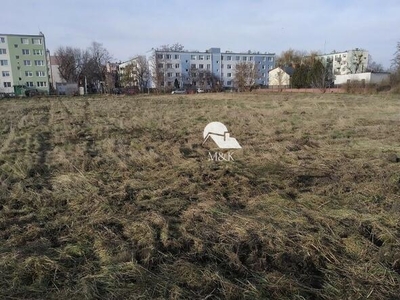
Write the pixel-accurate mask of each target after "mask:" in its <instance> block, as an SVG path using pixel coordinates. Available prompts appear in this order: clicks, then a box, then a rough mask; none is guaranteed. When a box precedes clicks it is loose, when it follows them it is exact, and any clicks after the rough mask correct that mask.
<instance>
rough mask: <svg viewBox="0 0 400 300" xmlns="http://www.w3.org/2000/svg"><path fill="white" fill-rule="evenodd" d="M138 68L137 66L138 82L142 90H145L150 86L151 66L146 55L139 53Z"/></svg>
mask: <svg viewBox="0 0 400 300" xmlns="http://www.w3.org/2000/svg"><path fill="white" fill-rule="evenodd" d="M136 68H137V71H136V72H137V82H138V86H139V89H140V91H141V92H144V90H145V89H146V88H148V84H149V80H150V78H149V76H150V68H149V63H148V61H147V59H146V56H144V55H139V56H137V58H136Z"/></svg>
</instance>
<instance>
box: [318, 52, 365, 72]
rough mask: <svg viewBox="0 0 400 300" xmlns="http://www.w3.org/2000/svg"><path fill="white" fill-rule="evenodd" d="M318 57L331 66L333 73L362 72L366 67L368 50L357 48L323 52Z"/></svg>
mask: <svg viewBox="0 0 400 300" xmlns="http://www.w3.org/2000/svg"><path fill="white" fill-rule="evenodd" d="M319 57H320V58H321V60H322V62H323V63H324V65H325V66H327V65H328V66H329V67H330V68H332V74H333V75H347V74H358V73H363V72H366V70H367V67H368V51H366V50H362V49H359V48H356V49H354V50H347V51H343V52H332V53H329V54H323V55H320V56H319Z"/></svg>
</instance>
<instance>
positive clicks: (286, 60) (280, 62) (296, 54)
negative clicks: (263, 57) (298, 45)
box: [276, 48, 307, 67]
mask: <svg viewBox="0 0 400 300" xmlns="http://www.w3.org/2000/svg"><path fill="white" fill-rule="evenodd" d="M305 56H307V53H306V52H304V51H300V50H294V49H291V48H290V49H289V50H286V51H283V52H282V53H281V54H280V55H279V56H278V57H277V59H276V64H277V66H279V67H294V66H295V65H297V64H300V63H301V62H302V60H303V57H305Z"/></svg>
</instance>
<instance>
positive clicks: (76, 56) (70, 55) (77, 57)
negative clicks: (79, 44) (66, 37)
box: [54, 47, 84, 83]
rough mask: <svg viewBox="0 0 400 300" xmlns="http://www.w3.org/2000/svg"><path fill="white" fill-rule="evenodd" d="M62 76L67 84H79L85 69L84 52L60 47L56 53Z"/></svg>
mask: <svg viewBox="0 0 400 300" xmlns="http://www.w3.org/2000/svg"><path fill="white" fill-rule="evenodd" d="M54 54H55V56H56V59H57V62H58V70H59V72H60V76H61V78H62V79H64V80H65V81H66V82H69V83H71V82H77V81H78V78H79V75H80V73H81V72H82V69H83V64H84V62H83V56H84V52H83V51H82V50H81V49H79V48H72V47H59V48H58V49H57V50H56V51H55V53H54Z"/></svg>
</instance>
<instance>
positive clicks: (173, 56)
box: [154, 48, 275, 88]
mask: <svg viewBox="0 0 400 300" xmlns="http://www.w3.org/2000/svg"><path fill="white" fill-rule="evenodd" d="M154 55H155V57H156V61H155V64H156V66H154V67H155V68H156V69H157V70H158V72H161V73H162V77H163V79H164V82H163V83H162V85H163V86H164V87H166V88H173V87H174V82H175V81H176V80H177V81H178V82H179V85H180V86H181V87H183V86H185V85H191V86H199V78H198V77H199V76H198V75H199V73H207V72H208V73H211V74H213V75H214V76H215V77H216V78H218V79H219V81H220V83H221V85H222V86H223V87H224V88H233V87H234V78H235V66H236V64H238V63H240V62H250V63H254V64H255V66H256V67H257V70H258V74H259V76H258V79H257V82H256V84H257V85H262V86H266V85H268V71H269V70H271V69H273V68H274V66H275V54H274V53H260V52H256V53H254V52H250V51H249V52H246V53H241V52H231V51H226V52H221V49H220V48H210V49H209V50H206V51H204V52H200V51H163V50H156V51H155V53H154ZM196 73H197V74H196Z"/></svg>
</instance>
